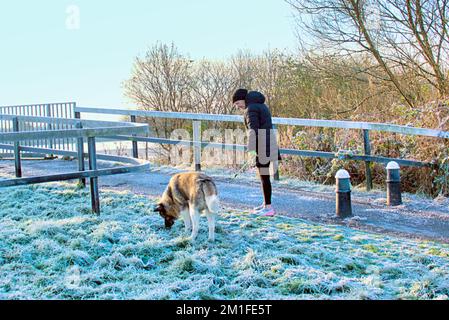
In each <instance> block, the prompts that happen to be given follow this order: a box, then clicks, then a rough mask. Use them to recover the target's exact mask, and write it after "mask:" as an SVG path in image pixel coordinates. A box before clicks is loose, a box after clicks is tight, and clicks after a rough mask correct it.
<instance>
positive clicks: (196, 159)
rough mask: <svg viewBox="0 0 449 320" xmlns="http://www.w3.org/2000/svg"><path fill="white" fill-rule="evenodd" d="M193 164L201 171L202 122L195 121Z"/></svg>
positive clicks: (196, 169)
mask: <svg viewBox="0 0 449 320" xmlns="http://www.w3.org/2000/svg"><path fill="white" fill-rule="evenodd" d="M193 150H194V151H193V163H194V165H195V171H201V121H193Z"/></svg>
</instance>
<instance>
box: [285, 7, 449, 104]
mask: <svg viewBox="0 0 449 320" xmlns="http://www.w3.org/2000/svg"><path fill="white" fill-rule="evenodd" d="M286 1H287V2H288V3H289V4H291V5H292V6H293V7H294V8H295V9H296V10H297V12H298V15H297V17H298V26H299V30H300V32H301V31H302V32H307V34H309V35H311V36H312V37H313V39H314V40H315V41H314V44H313V45H315V46H316V45H318V46H319V48H320V51H321V52H327V53H329V54H332V55H335V54H338V55H342V56H343V55H345V56H349V57H355V56H357V55H360V54H366V53H368V54H370V56H371V57H372V58H373V59H374V61H375V62H376V65H374V66H373V67H371V68H369V69H366V70H365V72H366V73H367V74H369V75H371V76H372V77H374V78H376V79H378V80H380V81H388V82H391V83H392V84H393V85H394V87H395V89H396V90H397V91H398V92H399V93H400V94H401V96H402V97H403V98H404V100H405V101H406V102H407V104H408V105H410V106H414V104H415V100H416V95H415V94H414V90H412V89H411V88H410V87H409V86H407V77H408V75H410V74H414V75H416V76H418V77H419V79H421V80H424V81H426V83H428V84H430V85H431V86H432V87H434V88H436V90H437V91H438V93H439V94H440V96H445V95H447V94H448V93H449V86H448V81H447V80H448V79H447V78H448V75H447V70H448V69H447V67H448V65H447V58H448V53H449V51H448V50H449V43H448V36H447V35H448V33H447V31H448V22H449V19H448V18H449V15H448V3H447V0H421V1H420V0H415V1H410V0H376V1H374V0H371V1H370V0H286ZM315 48H317V47H315ZM378 69H380V70H381V71H382V73H380V74H379V72H378V71H377V70H378Z"/></svg>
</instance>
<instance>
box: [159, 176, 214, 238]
mask: <svg viewBox="0 0 449 320" xmlns="http://www.w3.org/2000/svg"><path fill="white" fill-rule="evenodd" d="M219 209H220V202H219V198H218V191H217V187H216V185H215V183H214V182H213V180H212V178H210V177H208V176H207V175H205V174H202V173H196V172H189V173H180V174H176V175H174V176H173V177H172V178H171V179H170V182H169V184H168V186H167V188H166V189H165V191H164V194H163V195H162V198H161V200H160V201H159V203H158V204H157V206H156V207H155V209H154V211H155V212H158V213H159V214H160V216H161V217H162V218H164V221H165V227H166V228H167V229H171V227H172V226H173V224H174V223H175V221H176V220H177V219H179V217H182V218H183V219H184V226H185V230H186V232H190V230H191V231H192V234H191V240H192V241H195V239H196V237H197V236H198V229H199V223H200V215H201V213H202V212H204V213H205V214H206V216H207V222H208V226H209V241H211V242H213V241H215V218H216V215H217V213H218V212H219Z"/></svg>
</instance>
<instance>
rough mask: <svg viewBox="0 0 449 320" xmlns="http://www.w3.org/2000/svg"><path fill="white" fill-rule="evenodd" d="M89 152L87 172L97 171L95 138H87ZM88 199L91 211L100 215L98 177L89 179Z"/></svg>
mask: <svg viewBox="0 0 449 320" xmlns="http://www.w3.org/2000/svg"><path fill="white" fill-rule="evenodd" d="M87 145H88V152H89V170H97V151H96V147H95V137H89V138H87ZM90 198H91V203H92V211H93V212H94V213H96V214H100V195H99V192H98V177H93V178H90Z"/></svg>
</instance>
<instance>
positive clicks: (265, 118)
mask: <svg viewBox="0 0 449 320" xmlns="http://www.w3.org/2000/svg"><path fill="white" fill-rule="evenodd" d="M244 119H245V126H246V128H247V129H248V130H250V131H249V136H248V151H252V150H255V151H256V152H257V155H258V157H259V159H260V160H261V161H263V160H264V159H266V158H265V157H267V158H268V159H267V160H268V161H275V160H281V157H280V153H279V148H278V145H277V139H276V134H275V132H274V131H273V123H272V120H271V112H270V109H268V106H267V105H266V104H265V96H264V95H263V94H262V93H260V92H257V91H251V92H249V93H248V95H247V96H246V112H245V116H244ZM263 129H265V131H264V130H263ZM259 135H265V139H264V140H265V144H264V145H260V147H259ZM264 152H265V156H264V154H263V153H264ZM264 162H265V161H264Z"/></svg>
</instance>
